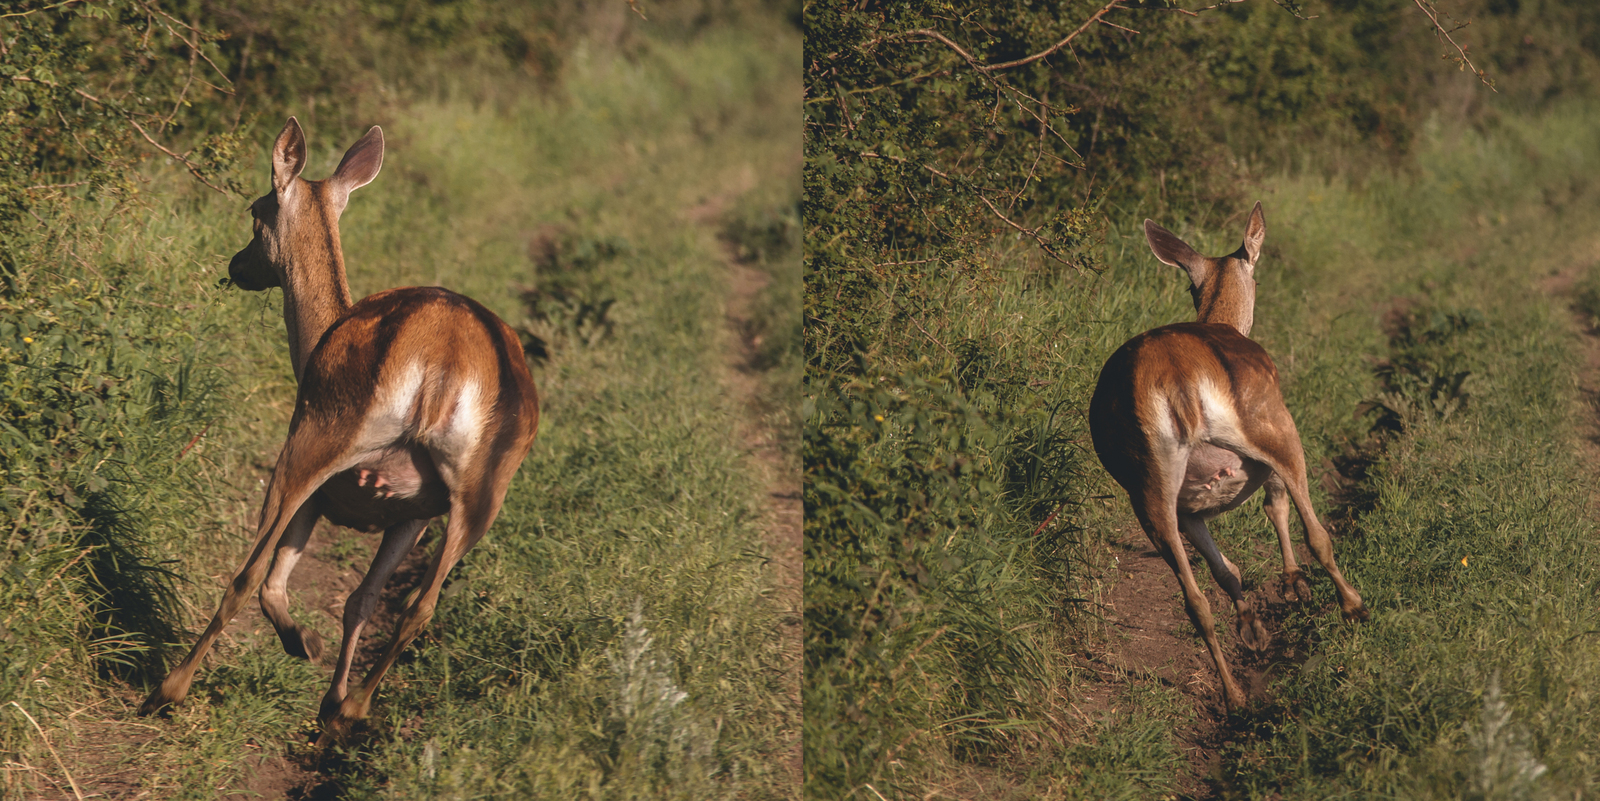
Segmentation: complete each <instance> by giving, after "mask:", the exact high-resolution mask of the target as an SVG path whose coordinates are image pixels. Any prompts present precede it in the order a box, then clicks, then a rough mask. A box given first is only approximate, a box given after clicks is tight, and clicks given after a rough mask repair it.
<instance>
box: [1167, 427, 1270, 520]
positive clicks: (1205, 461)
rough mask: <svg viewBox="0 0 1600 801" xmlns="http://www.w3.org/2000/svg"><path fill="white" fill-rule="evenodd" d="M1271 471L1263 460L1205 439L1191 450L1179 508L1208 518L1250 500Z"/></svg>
mask: <svg viewBox="0 0 1600 801" xmlns="http://www.w3.org/2000/svg"><path fill="white" fill-rule="evenodd" d="M1271 474H1272V470H1271V468H1269V467H1267V466H1266V465H1264V464H1262V463H1260V462H1257V461H1254V460H1252V459H1245V458H1243V457H1241V456H1240V455H1239V454H1237V453H1234V452H1233V451H1230V450H1228V449H1227V448H1218V447H1216V446H1215V445H1207V444H1205V443H1201V444H1199V445H1197V446H1195V447H1194V448H1193V449H1192V450H1190V451H1189V464H1188V466H1187V468H1186V469H1185V470H1184V474H1183V486H1182V487H1180V488H1179V489H1178V511H1179V512H1183V513H1185V514H1192V515H1198V516H1200V517H1205V518H1210V517H1214V516H1216V515H1219V514H1222V513H1223V512H1226V511H1228V510H1229V509H1232V508H1234V507H1236V506H1238V505H1239V504H1241V503H1244V502H1245V501H1246V500H1248V499H1249V498H1250V496H1251V495H1252V494H1254V493H1255V491H1256V489H1257V488H1259V487H1260V486H1261V485H1262V483H1264V482H1265V481H1266V480H1267V477H1268V476H1270V475H1271Z"/></svg>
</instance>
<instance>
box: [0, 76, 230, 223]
mask: <svg viewBox="0 0 1600 801" xmlns="http://www.w3.org/2000/svg"><path fill="white" fill-rule="evenodd" d="M11 80H13V81H18V82H21V83H37V84H43V85H45V86H48V87H50V88H52V89H59V88H60V87H61V85H60V84H58V83H56V82H55V81H44V80H38V79H35V78H29V77H28V76H26V75H13V76H11ZM72 91H73V93H74V94H77V95H78V96H79V97H82V98H84V99H85V100H88V101H90V102H92V103H95V104H96V105H100V106H105V107H106V108H108V109H111V110H112V111H115V112H117V113H118V114H121V115H122V116H123V117H124V118H125V119H127V121H128V124H129V125H132V126H133V129H134V130H136V131H138V132H139V135H140V136H142V137H144V140H145V141H146V142H149V143H150V144H151V146H153V147H154V148H155V149H157V150H159V151H161V152H162V153H165V154H167V155H168V156H170V157H172V159H173V160H174V161H177V162H178V163H179V164H182V165H183V166H184V167H185V168H186V169H188V170H189V174H190V175H193V176H194V178H195V180H197V181H199V182H200V183H203V184H205V185H206V186H209V187H211V188H212V189H215V190H217V191H218V192H221V193H222V194H223V195H228V194H229V193H228V190H226V189H223V188H221V187H219V186H217V185H216V184H213V183H211V182H210V181H207V180H206V179H205V176H204V175H201V174H200V168H199V167H197V166H195V163H194V162H192V161H190V160H188V159H187V158H184V157H183V156H182V155H180V154H178V153H174V152H172V151H171V150H168V149H167V147H166V146H165V145H163V144H161V143H160V142H157V141H156V140H155V139H154V138H152V137H151V136H150V134H149V132H147V131H146V130H145V129H144V126H142V125H140V124H139V121H138V120H136V119H134V115H133V112H131V111H128V110H127V109H124V108H122V107H120V106H117V105H115V104H113V103H107V102H106V101H104V100H101V99H100V98H98V97H95V96H94V95H91V94H89V93H88V92H85V91H83V90H82V89H79V88H77V87H76V86H74V87H72ZM157 119H159V117H158V118H157Z"/></svg>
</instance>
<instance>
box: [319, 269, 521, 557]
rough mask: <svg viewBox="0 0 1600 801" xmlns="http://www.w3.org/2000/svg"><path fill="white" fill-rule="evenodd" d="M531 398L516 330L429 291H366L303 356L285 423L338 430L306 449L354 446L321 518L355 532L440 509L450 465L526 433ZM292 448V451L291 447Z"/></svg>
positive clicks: (469, 304)
mask: <svg viewBox="0 0 1600 801" xmlns="http://www.w3.org/2000/svg"><path fill="white" fill-rule="evenodd" d="M538 417H539V406H538V398H537V395H536V391H535V389H534V386H533V379H532V377H531V376H530V375H529V374H528V368H527V363H526V361H525V360H524V358H523V353H522V346H521V344H520V343H518V341H517V337H516V334H515V333H514V332H513V331H512V330H511V329H510V327H509V326H507V325H506V324H505V323H504V322H502V321H501V320H500V318H499V317H497V316H495V314H494V313H493V312H491V311H489V310H488V309H486V308H484V307H483V306H482V305H481V304H479V303H477V302H476V301H474V300H472V299H471V298H467V297H465V296H463V295H458V294H456V293H454V292H451V291H449V290H445V289H440V288H438V287H405V288H402V289H391V290H387V291H384V292H379V293H377V294H375V295H372V296H370V297H367V298H365V299H363V300H361V301H360V302H358V303H356V304H355V305H353V306H351V307H350V309H349V310H348V311H347V312H346V313H345V314H343V315H342V316H340V317H339V319H338V320H336V321H335V322H334V323H333V325H331V326H329V328H328V330H327V331H326V332H325V333H324V334H323V336H322V339H321V340H320V341H319V342H318V343H317V347H316V349H315V350H313V351H312V352H311V356H310V358H309V359H308V360H307V362H306V368H305V374H304V377H303V378H302V380H301V383H300V392H299V396H298V398H297V399H296V404H295V414H294V420H293V421H291V423H290V428H291V430H293V429H295V428H297V427H299V426H301V425H303V424H306V423H312V424H315V425H316V427H317V429H318V430H326V431H338V432H344V433H345V434H347V436H348V439H346V440H344V441H327V442H320V441H319V442H316V443H312V444H310V445H308V446H306V447H311V448H324V447H326V448H330V449H334V448H337V449H338V451H339V452H343V453H350V454H352V455H351V456H350V458H349V459H347V460H345V462H344V466H343V467H341V468H340V470H339V472H338V473H336V474H335V475H333V476H332V477H330V479H329V480H328V481H327V482H326V483H325V484H324V485H323V488H322V489H321V491H320V500H321V502H322V504H323V507H322V509H321V511H322V513H323V514H324V516H326V517H327V518H328V519H330V520H332V521H333V522H334V523H336V524H339V525H343V526H348V527H350V528H355V529H360V530H368V531H371V530H380V529H383V528H387V527H388V526H390V525H393V524H394V523H396V522H399V521H401V520H411V519H426V518H430V517H435V516H438V515H441V514H444V513H445V512H446V511H448V510H449V506H450V489H451V488H450V486H449V485H450V483H451V482H452V481H477V480H480V479H481V477H479V476H470V475H469V476H463V475H459V472H460V471H459V470H458V469H456V466H458V465H467V464H472V463H474V460H473V458H472V456H473V454H475V453H476V452H478V451H480V450H482V449H485V448H489V449H494V450H497V451H498V450H503V449H504V448H505V447H506V443H504V442H499V441H483V440H484V436H483V435H484V432H486V431H487V432H493V434H492V436H493V437H494V438H495V440H500V439H504V440H507V441H508V442H509V441H513V440H519V439H521V440H526V439H528V438H530V435H531V433H532V431H533V430H535V428H536V427H537V425H538ZM294 456H300V454H294Z"/></svg>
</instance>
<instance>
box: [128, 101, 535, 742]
mask: <svg viewBox="0 0 1600 801" xmlns="http://www.w3.org/2000/svg"><path fill="white" fill-rule="evenodd" d="M305 163H306V141H305V135H304V134H303V133H302V132H301V130H300V123H299V122H298V121H296V120H295V118H293V117H290V118H289V121H288V123H287V124H286V125H284V127H283V132H282V133H280V134H278V139H277V142H276V143H275V144H274V145H273V147H272V191H270V192H268V193H267V194H266V195H264V196H262V197H261V198H260V199H258V200H256V201H255V202H254V203H252V204H251V205H250V213H251V215H252V216H253V217H254V218H255V221H254V224H253V226H254V229H255V235H254V238H252V239H251V240H250V244H248V245H246V246H245V248H244V249H243V250H241V251H239V253H238V254H237V255H235V256H234V257H233V260H232V262H230V263H229V265H228V275H229V276H230V277H231V278H232V280H233V283H234V284H235V285H236V286H238V287H240V288H241V289H246V290H250V291H259V290H263V289H267V288H269V287H282V288H283V319H284V325H285V326H286V327H287V329H288V333H289V353H290V355H291V358H292V361H293V363H294V374H295V378H296V380H297V381H298V382H299V394H298V396H297V397H296V398H295V405H294V415H293V417H292V418H291V419H290V421H289V437H288V439H287V441H285V443H284V446H283V451H282V452H281V453H280V455H279V456H278V463H277V466H276V467H274V468H273V471H272V481H271V483H269V484H268V485H267V497H266V502H265V503H264V504H263V505H262V507H261V518H260V522H259V523H258V524H257V529H256V539H255V544H254V545H253V546H252V547H251V549H250V553H249V555H248V556H247V557H246V558H245V560H244V564H243V565H242V566H241V567H240V568H239V571H238V573H237V574H236V575H235V576H234V577H233V580H232V581H231V582H230V583H229V584H228V586H227V588H226V591H225V592H224V593H223V596H222V604H221V608H219V609H218V610H217V614H216V615H215V616H214V617H212V618H211V624H210V625H209V626H207V627H206V630H205V633H204V634H202V635H201V636H200V639H199V641H198V642H196V643H195V646H194V649H193V650H191V651H190V652H189V655H188V656H187V657H185V658H184V660H183V661H182V662H181V663H179V665H178V666H177V667H176V668H174V669H173V671H172V672H171V673H169V674H168V675H167V677H166V680H165V681H163V682H162V683H161V686H160V687H158V688H157V689H156V690H155V691H154V692H152V693H150V697H149V698H147V699H146V700H145V702H144V705H143V706H142V707H141V708H140V712H141V713H142V714H150V713H153V712H157V711H159V710H161V709H163V708H164V707H167V706H169V705H172V704H176V703H178V702H180V701H182V700H183V697H184V696H185V695H186V694H187V693H188V692H189V685H190V683H191V682H192V681H193V680H194V674H195V670H196V668H198V667H199V665H200V661H201V659H202V658H203V657H204V656H205V655H206V652H207V651H208V650H209V649H210V648H211V645H212V644H213V643H214V642H215V641H216V639H217V637H218V636H219V635H220V634H221V633H222V628H223V626H225V625H227V623H228V621H229V620H231V619H233V616H234V615H235V614H237V613H238V611H239V609H240V607H242V606H243V605H244V604H245V602H246V601H247V600H248V599H249V597H250V596H251V595H252V594H254V593H255V592H256V590H257V588H260V589H261V611H262V612H263V613H265V614H266V617H267V619H268V620H270V621H271V622H272V625H273V627H274V628H276V629H277V632H278V637H279V639H280V640H281V641H282V642H283V647H284V649H285V650H286V651H288V652H289V653H290V654H291V655H294V656H299V657H304V658H306V659H309V660H311V661H313V662H316V661H318V660H319V659H320V658H321V655H322V640H321V638H320V637H318V636H317V634H316V633H315V632H313V631H311V630H310V629H308V628H306V627H305V626H302V625H300V624H299V623H296V622H295V620H294V618H293V617H292V616H290V614H289V608H288V595H287V589H288V581H289V574H290V573H291V572H292V571H293V570H294V566H295V562H296V561H297V560H298V559H299V558H300V554H301V552H302V551H303V549H304V548H305V545H306V541H307V540H308V539H309V538H310V536H311V530H312V528H313V527H314V526H315V525H316V522H317V519H318V518H323V517H325V518H327V519H328V520H329V521H330V522H332V523H334V524H336V525H340V526H346V527H349V528H353V529H357V530H360V531H382V532H383V543H382V545H380V546H379V547H378V552H377V554H376V555H375V556H373V559H372V566H371V567H370V568H369V569H368V571H367V575H366V578H364V579H363V580H362V582H361V585H360V586H359V587H358V588H357V589H356V591H355V592H353V593H351V595H350V597H349V599H348V600H347V601H346V602H345V607H344V640H343V642H342V643H341V644H340V648H339V660H338V663H337V664H336V666H335V668H334V673H333V684H332V686H331V687H330V688H329V689H328V692H327V695H326V696H324V697H323V700H322V708H321V713H320V719H321V721H322V723H323V735H322V740H321V742H322V743H323V744H326V743H328V742H330V741H332V740H337V739H339V738H341V737H343V736H344V735H345V734H347V733H348V732H349V731H350V729H351V727H352V726H353V724H354V723H355V722H356V721H359V720H361V719H362V718H365V717H366V716H367V712H368V710H369V708H370V707H371V704H372V698H373V694H374V693H375V691H376V690H377V688H378V683H379V682H380V681H382V679H383V676H384V673H386V672H387V671H388V670H389V668H390V667H391V666H392V665H393V664H394V662H395V659H396V658H397V657H398V656H399V655H400V652H401V651H402V650H403V649H404V648H405V647H406V645H407V644H408V643H410V642H411V640H412V638H414V637H416V636H417V634H418V632H420V631H421V630H422V628H423V627H424V626H426V625H427V624H428V620H429V619H430V618H431V617H432V616H433V610H434V606H435V604H436V603H437V601H438V598H439V588H440V586H441V585H442V584H443V583H444V579H445V575H446V574H448V573H449V572H450V568H451V567H453V566H455V564H456V562H457V561H458V560H460V559H461V557H462V555H463V554H465V553H466V552H467V551H468V550H469V549H471V548H472V546H473V545H475V544H477V542H478V540H479V539H481V538H482V537H483V535H484V532H485V531H487V530H488V528H489V525H490V524H491V523H492V522H494V518H495V515H496V514H498V513H499V511H500V504H501V502H502V500H504V498H505V494H506V487H507V486H508V485H509V484H510V482H511V477H512V474H514V473H515V472H516V471H517V467H518V466H519V465H520V464H521V463H522V459H523V457H524V456H526V455H527V453H528V449H529V448H530V447H531V446H532V445H533V437H534V432H535V430H536V429H537V428H538V424H539V401H538V395H537V393H536V390H535V389H534V385H533V379H532V377H530V376H529V375H528V367H527V364H526V362H525V361H524V359H523V355H522V346H521V345H520V344H519V343H518V341H517V336H516V334H515V333H513V332H512V330H511V329H510V328H509V327H507V326H506V324H505V323H504V322H502V321H501V320H500V318H498V317H496V316H495V315H494V314H493V313H492V312H490V311H489V310H488V309H486V308H484V307H483V306H481V305H479V304H478V303H477V302H475V301H473V300H471V299H470V298H466V297H463V296H461V295H457V294H455V293H454V292H449V291H447V290H444V289H439V288H436V287H406V288H402V289H390V290H387V291H384V292H379V293H377V294H375V295H372V296H370V297H368V298H366V299H364V300H362V301H361V302H359V303H355V304H353V305H352V303H351V301H350V289H349V286H348V284H347V283H346V282H345V272H344V255H343V252H342V250H341V248H340V246H339V215H340V214H341V213H343V211H344V208H345V203H346V202H347V201H348V200H349V198H350V192H351V191H352V190H355V189H357V188H359V187H362V186H365V185H366V184H367V183H369V182H371V181H372V179H373V178H375V177H377V175H378V169H379V167H381V166H382V164H383V131H382V130H380V129H379V128H378V127H377V126H373V127H372V129H371V130H369V131H367V133H366V135H365V136H362V137H361V139H360V140H359V141H357V142H356V143H355V144H354V145H352V146H351V147H350V150H349V151H348V152H346V153H345V155H344V159H343V160H342V161H340V162H339V167H338V168H337V169H336V170H334V173H333V176H332V177H330V178H327V179H326V180H322V181H307V180H305V179H302V178H301V177H300V171H301V169H303V168H304V167H305ZM444 514H448V515H449V524H448V525H447V526H446V527H445V533H444V540H443V542H442V543H441V544H440V546H439V552H438V555H437V556H436V557H434V559H433V561H432V563H431V564H430V565H429V567H428V570H427V572H426V574H425V575H424V576H423V578H422V584H421V586H420V588H419V591H418V593H417V596H416V600H415V601H413V602H412V603H411V604H410V605H409V606H408V607H407V608H406V609H405V610H404V612H403V613H402V615H401V618H400V621H399V623H398V624H397V630H396V631H395V634H394V637H393V638H392V639H391V640H390V642H389V645H388V647H387V648H385V649H384V652H383V655H382V657H381V658H379V659H378V661H377V663H376V664H375V665H373V667H372V670H371V671H370V672H369V673H367V677H366V680H365V681H363V682H362V683H361V684H360V685H359V686H357V687H356V689H355V690H354V692H347V683H348V678H349V673H350V662H351V659H352V658H353V657H354V656H355V651H356V644H357V642H359V640H360V637H361V630H362V628H363V627H364V626H365V625H366V623H367V620H368V618H369V617H370V616H371V615H372V612H373V608H374V606H376V604H377V601H378V595H379V593H380V592H381V591H382V589H383V586H384V584H385V583H386V582H387V581H388V580H389V577H390V576H391V575H392V574H393V573H394V570H395V568H396V567H397V566H398V565H399V564H400V561H401V560H402V559H403V558H404V557H405V556H406V554H407V553H409V552H410V551H411V549H412V547H413V546H414V545H415V544H416V543H417V540H418V539H419V538H420V536H421V534H422V532H423V530H424V529H425V528H427V525H428V521H429V520H430V519H432V518H434V517H437V516H439V515H444ZM269 562H270V564H271V569H270V571H269V570H268V564H269ZM263 579H265V582H266V584H265V586H262V581H263Z"/></svg>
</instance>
